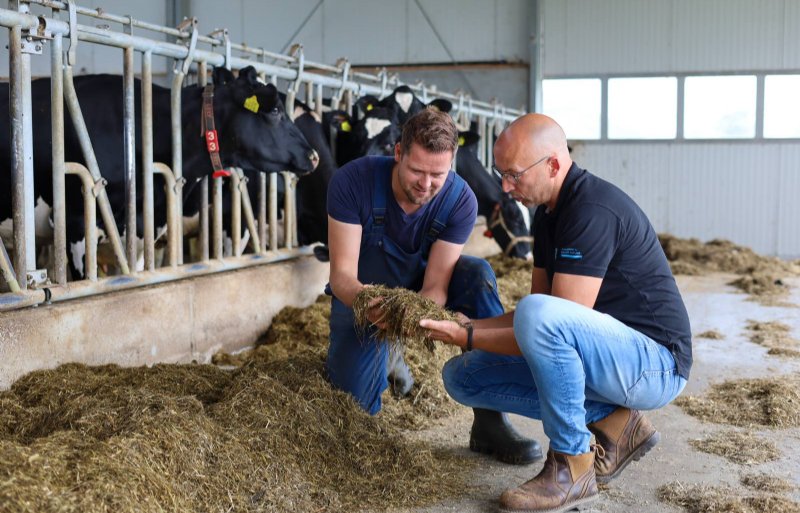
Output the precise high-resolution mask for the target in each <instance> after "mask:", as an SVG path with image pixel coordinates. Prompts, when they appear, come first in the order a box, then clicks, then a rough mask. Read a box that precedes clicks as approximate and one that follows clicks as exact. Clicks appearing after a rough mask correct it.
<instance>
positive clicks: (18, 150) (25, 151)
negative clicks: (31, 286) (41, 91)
mask: <svg viewBox="0 0 800 513" xmlns="http://www.w3.org/2000/svg"><path fill="white" fill-rule="evenodd" d="M8 48H9V79H10V80H9V81H10V119H11V126H12V127H13V129H12V130H11V188H12V195H11V210H12V212H13V220H14V232H13V233H14V267H15V268H16V271H17V282H18V283H19V286H20V287H21V288H22V289H23V290H24V289H26V288H27V286H28V284H27V272H28V271H32V270H34V269H36V243H35V241H36V239H35V231H34V230H35V220H34V210H33V209H34V199H33V135H32V132H33V131H32V126H31V75H30V73H31V69H30V55H28V54H25V53H23V52H22V30H21V28H20V27H13V28H12V29H11V30H10V31H9V32H8Z"/></svg>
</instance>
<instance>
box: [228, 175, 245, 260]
mask: <svg viewBox="0 0 800 513" xmlns="http://www.w3.org/2000/svg"><path fill="white" fill-rule="evenodd" d="M235 173H236V171H235V170H234V172H233V173H231V179H230V185H231V242H232V253H231V254H232V256H235V257H237V256H239V255H240V254H241V245H242V191H241V190H240V189H239V180H238V178H235V177H234V176H233V175H234V174H235Z"/></svg>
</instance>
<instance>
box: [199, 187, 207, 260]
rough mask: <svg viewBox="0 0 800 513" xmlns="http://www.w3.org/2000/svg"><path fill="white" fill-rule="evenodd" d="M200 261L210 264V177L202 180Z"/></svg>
mask: <svg viewBox="0 0 800 513" xmlns="http://www.w3.org/2000/svg"><path fill="white" fill-rule="evenodd" d="M200 196H201V197H200V259H201V260H202V261H203V262H208V177H207V176H204V177H203V179H202V180H200Z"/></svg>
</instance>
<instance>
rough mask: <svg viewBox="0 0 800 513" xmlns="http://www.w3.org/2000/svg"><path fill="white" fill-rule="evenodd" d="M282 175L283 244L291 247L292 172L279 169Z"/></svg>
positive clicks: (292, 227)
mask: <svg viewBox="0 0 800 513" xmlns="http://www.w3.org/2000/svg"><path fill="white" fill-rule="evenodd" d="M281 174H282V175H283V246H284V247H285V248H286V249H292V247H293V246H294V238H295V237H294V215H293V214H294V191H293V187H292V173H290V172H289V171H281Z"/></svg>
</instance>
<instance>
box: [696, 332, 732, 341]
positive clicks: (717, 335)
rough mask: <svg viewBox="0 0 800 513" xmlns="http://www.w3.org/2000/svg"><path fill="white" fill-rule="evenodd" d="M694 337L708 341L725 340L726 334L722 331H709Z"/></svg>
mask: <svg viewBox="0 0 800 513" xmlns="http://www.w3.org/2000/svg"><path fill="white" fill-rule="evenodd" d="M694 337H695V338H707V339H711V340H722V339H724V338H725V334H724V333H722V332H721V331H717V330H708V331H704V332H702V333H698V334H697V335H695V336H694Z"/></svg>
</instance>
